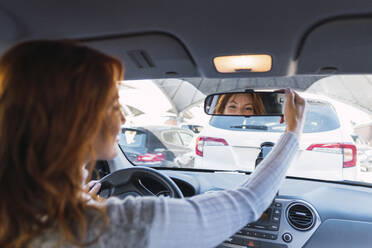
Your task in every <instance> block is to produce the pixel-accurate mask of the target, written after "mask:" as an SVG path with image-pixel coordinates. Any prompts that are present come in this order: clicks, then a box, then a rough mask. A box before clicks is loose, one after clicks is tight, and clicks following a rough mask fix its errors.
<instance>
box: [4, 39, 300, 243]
mask: <svg viewBox="0 0 372 248" xmlns="http://www.w3.org/2000/svg"><path fill="white" fill-rule="evenodd" d="M122 76H123V71H122V66H121V64H120V62H119V61H118V60H116V59H114V58H112V57H109V56H107V55H105V54H102V53H100V52H98V51H95V50H93V49H90V48H87V47H84V46H80V45H77V44H74V43H71V42H66V41H31V42H26V43H22V44H19V45H16V46H15V47H13V48H11V49H10V50H8V51H7V52H6V53H5V54H4V55H3V56H2V57H1V59H0V87H1V88H0V89H1V90H0V94H1V95H0V97H1V98H0V100H1V104H0V135H1V139H0V140H1V145H0V159H1V161H2V163H1V165H0V196H1V198H2V200H1V202H0V219H1V224H0V247H3V248H10V247H16V248H21V247H22V248H23V247H43V248H47V247H56V245H57V247H58V246H60V247H214V246H216V245H218V244H219V243H221V242H222V241H223V240H225V239H226V238H228V237H229V236H231V235H232V234H233V233H235V232H236V231H237V230H239V229H240V228H242V227H243V226H244V225H246V224H247V223H248V222H252V221H254V220H256V219H257V218H259V217H260V215H261V213H262V212H263V211H264V210H265V209H266V208H267V207H268V206H269V205H270V202H271V201H272V199H273V197H274V195H275V193H276V192H277V190H278V187H279V183H280V181H282V179H283V178H284V175H285V172H286V169H287V167H288V165H289V163H290V161H291V160H292V158H293V156H294V154H295V152H296V149H297V147H298V141H297V137H298V136H299V135H300V133H301V130H302V120H303V112H304V101H303V99H302V98H300V97H299V96H298V95H297V94H296V93H294V92H292V91H290V90H288V91H287V98H288V99H287V103H286V110H285V118H286V121H287V132H286V133H285V134H284V135H283V136H282V137H281V139H280V140H279V141H278V143H277V145H276V147H275V148H274V149H273V151H272V152H271V154H270V155H269V156H268V157H267V158H266V159H265V160H264V161H263V162H262V163H261V165H260V167H259V168H258V169H257V170H256V171H255V172H254V173H253V174H252V175H251V176H249V177H248V179H247V181H246V183H244V184H243V185H242V186H241V187H240V188H238V189H236V190H230V191H221V192H217V193H213V194H206V195H199V196H195V197H191V198H188V199H168V198H156V197H139V198H133V197H128V198H126V199H125V200H119V199H117V198H109V199H107V200H105V201H103V200H98V199H97V197H95V196H94V195H91V197H92V198H93V200H94V201H88V198H87V194H88V192H87V190H84V187H83V183H86V182H82V180H83V177H84V175H83V168H87V169H88V171H89V173H90V174H91V171H92V166H93V165H94V163H95V161H96V160H97V159H111V158H113V157H114V156H115V155H116V153H117V150H116V147H117V146H116V137H117V134H118V133H119V131H120V126H121V124H123V123H124V122H125V119H124V116H123V115H122V114H121V112H120V106H119V102H118V90H117V87H116V82H117V81H119V80H121V79H122Z"/></svg>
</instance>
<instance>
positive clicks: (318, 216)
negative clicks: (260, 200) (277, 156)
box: [109, 157, 372, 248]
mask: <svg viewBox="0 0 372 248" xmlns="http://www.w3.org/2000/svg"><path fill="white" fill-rule="evenodd" d="M119 158H120V157H119ZM125 163H127V164H125ZM123 165H125V167H124V168H128V167H131V166H132V165H131V164H129V163H128V162H127V160H123V159H121V160H117V161H116V160H114V161H111V162H110V163H109V166H110V171H115V170H117V169H122V168H123ZM161 171H162V172H163V173H164V174H166V175H168V176H169V177H170V178H172V179H173V181H174V182H175V183H176V184H177V185H178V186H179V188H180V189H181V191H182V193H183V194H184V196H185V197H190V196H193V195H198V194H204V193H209V192H214V191H218V190H225V189H234V188H236V187H238V186H239V185H241V184H242V183H243V182H245V180H246V179H247V177H249V175H247V174H243V173H235V172H214V171H191V170H176V169H173V170H172V169H167V168H161ZM143 183H144V184H146V187H148V188H149V189H150V190H151V191H152V192H154V193H155V194H157V193H161V192H162V190H163V189H162V187H161V185H158V184H156V183H154V182H150V181H149V182H145V181H144V182H143ZM163 193H164V191H163ZM164 195H166V193H165V194H164ZM293 213H294V216H293V215H292V216H291V214H293ZM298 217H299V218H300V219H299V220H297V222H298V223H299V224H300V225H299V226H296V225H298V223H293V222H296V218H298ZM301 225H302V226H301ZM288 234H289V235H288ZM371 234H372V187H371V186H368V185H365V186H363V185H357V184H355V185H352V184H348V183H338V182H329V181H321V180H310V179H300V178H286V179H285V180H284V182H283V184H282V185H281V187H280V189H279V192H278V194H277V196H276V197H275V199H273V202H272V204H271V206H270V207H269V208H268V209H267V210H266V211H265V213H264V214H263V215H262V217H261V218H260V219H259V220H258V221H257V222H254V223H247V225H246V226H245V227H244V228H243V229H241V230H240V231H239V232H237V233H236V234H235V235H233V236H232V237H230V238H229V239H228V240H226V241H225V242H223V243H222V244H220V245H219V246H218V248H223V247H235V248H240V247H260V248H275V247H288V248H300V247H304V248H322V247H325V248H333V247H334V248H350V247H352V248H359V247H360V248H364V247H366V248H367V247H372V235H371Z"/></svg>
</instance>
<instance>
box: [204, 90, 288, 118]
mask: <svg viewBox="0 0 372 248" xmlns="http://www.w3.org/2000/svg"><path fill="white" fill-rule="evenodd" d="M284 103H285V94H284V92H283V91H275V92H270V91H254V90H251V89H249V90H246V91H244V92H225V93H216V94H211V95H208V96H207V97H206V98H205V101H204V112H205V113H206V114H207V115H222V116H283V111H284Z"/></svg>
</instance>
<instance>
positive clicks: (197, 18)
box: [0, 0, 372, 79]
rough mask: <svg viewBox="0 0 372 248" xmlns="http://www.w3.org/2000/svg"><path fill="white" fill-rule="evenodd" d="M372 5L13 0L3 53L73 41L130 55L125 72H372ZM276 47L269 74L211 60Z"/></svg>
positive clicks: (4, 14)
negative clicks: (23, 44) (42, 42)
mask: <svg viewBox="0 0 372 248" xmlns="http://www.w3.org/2000/svg"><path fill="white" fill-rule="evenodd" d="M371 10H372V2H371V1H370V0H357V1H348V0H337V1H322V0H313V1H297V0H287V1H246V0H234V1H233V2H226V1H219V0H218V1H198V0H188V1H182V2H181V1H171V0H160V1H120V0H108V1H100V0H89V1H87V0H82V1H50V0H37V1H25V0H23V1H22V0H12V1H1V3H0V27H1V30H2V32H1V33H0V52H3V51H4V50H5V49H6V48H8V47H9V46H10V45H12V44H14V43H16V42H19V41H23V40H30V39H74V40H79V41H81V42H83V43H85V44H87V45H89V46H92V47H95V48H98V49H100V50H102V51H104V52H107V53H109V54H113V55H114V56H117V57H120V58H121V59H122V61H124V64H125V69H126V76H125V77H126V79H160V78H199V77H203V78H211V79H219V78H249V77H277V76H293V75H309V74H311V75H329V74H344V73H369V72H371V69H370V68H372V60H371V59H369V58H370V57H371V56H372V54H370V53H371V52H372V49H370V48H371V46H372V34H371V32H370V30H372V15H371ZM257 53H263V54H269V55H271V56H272V59H273V66H272V69H271V71H269V72H258V73H257V72H249V71H243V72H237V73H231V74H223V73H219V72H217V71H216V69H215V67H214V65H213V58H214V57H216V56H223V55H238V54H257Z"/></svg>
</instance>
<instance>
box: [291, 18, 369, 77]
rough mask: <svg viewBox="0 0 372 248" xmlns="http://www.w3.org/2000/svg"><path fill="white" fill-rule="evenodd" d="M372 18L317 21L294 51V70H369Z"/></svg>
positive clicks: (325, 72)
mask: <svg viewBox="0 0 372 248" xmlns="http://www.w3.org/2000/svg"><path fill="white" fill-rule="evenodd" d="M371 30H372V18H347V19H345V18H344V19H337V20H333V21H329V22H325V23H323V24H320V25H317V26H315V27H313V28H312V30H311V31H310V32H309V33H308V34H307V35H306V36H305V37H304V39H303V43H302V45H301V46H300V48H299V50H298V52H297V59H296V61H297V68H296V70H295V73H296V74H310V73H318V74H337V73H338V74H344V73H351V74H353V73H371V68H372V32H371Z"/></svg>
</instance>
